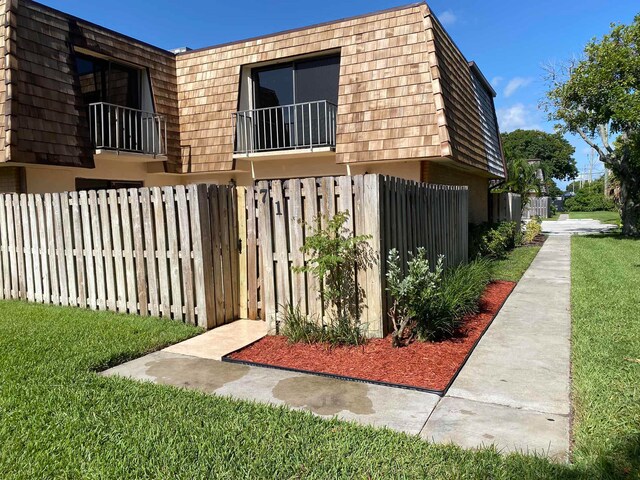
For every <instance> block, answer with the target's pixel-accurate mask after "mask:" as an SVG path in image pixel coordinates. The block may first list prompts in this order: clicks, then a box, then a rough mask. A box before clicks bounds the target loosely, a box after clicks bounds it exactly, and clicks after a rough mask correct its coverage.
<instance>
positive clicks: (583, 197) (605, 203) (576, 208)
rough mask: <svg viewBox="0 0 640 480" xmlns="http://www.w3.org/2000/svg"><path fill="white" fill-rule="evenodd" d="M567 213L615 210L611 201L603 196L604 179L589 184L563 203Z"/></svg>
mask: <svg viewBox="0 0 640 480" xmlns="http://www.w3.org/2000/svg"><path fill="white" fill-rule="evenodd" d="M564 206H565V209H566V210H567V211H568V212H598V211H614V210H616V206H615V203H614V201H613V199H611V198H608V197H606V196H605V192H604V178H601V179H598V180H595V181H593V182H589V183H587V184H586V185H584V186H583V187H582V188H580V189H579V190H578V191H577V193H576V194H575V196H573V197H570V198H568V199H567V200H565V202H564Z"/></svg>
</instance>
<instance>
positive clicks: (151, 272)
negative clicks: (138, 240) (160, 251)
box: [140, 188, 160, 317]
mask: <svg viewBox="0 0 640 480" xmlns="http://www.w3.org/2000/svg"><path fill="white" fill-rule="evenodd" d="M140 203H141V207H142V218H143V221H142V227H143V231H144V248H145V259H146V266H147V284H148V291H149V313H150V314H151V315H153V316H154V317H157V316H158V315H159V314H160V300H159V298H158V263H157V261H156V245H155V229H154V222H153V220H154V215H153V210H152V208H151V194H150V191H149V189H148V188H141V189H140Z"/></svg>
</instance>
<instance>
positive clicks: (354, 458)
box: [0, 238, 640, 479]
mask: <svg viewBox="0 0 640 480" xmlns="http://www.w3.org/2000/svg"><path fill="white" fill-rule="evenodd" d="M576 242H580V243H576V245H578V248H577V249H576V250H577V252H576V253H575V255H574V257H575V265H576V268H577V271H578V272H579V274H580V277H581V278H582V277H585V278H583V279H582V280H579V279H577V280H576V288H575V292H574V293H575V295H574V296H575V298H574V302H575V304H576V314H577V315H581V317H580V318H577V319H576V327H575V332H574V335H575V339H574V341H575V342H576V347H577V350H576V355H575V359H574V362H575V365H574V371H575V374H576V394H577V395H578V396H579V397H578V400H579V408H578V425H577V427H576V460H577V464H576V465H574V466H567V465H557V464H553V463H550V462H548V461H547V460H545V459H542V458H536V457H532V456H525V455H520V454H512V455H508V456H502V455H500V454H499V453H498V452H496V451H495V450H493V449H485V450H481V451H464V450H462V449H459V448H457V447H454V446H449V445H432V444H429V443H427V442H424V441H422V440H420V439H419V438H416V437H411V436H408V435H403V434H399V433H395V432H391V431H389V430H379V429H378V430H377V429H373V428H369V427H363V426H358V425H355V424H350V423H345V422H340V421H338V420H331V421H325V420H322V419H320V418H317V417H314V416H313V415H312V414H310V413H306V412H298V411H290V410H288V409H286V408H283V407H272V406H267V405H259V404H255V403H249V402H243V401H234V400H231V399H227V398H220V397H215V396H210V395H206V394H203V393H199V392H195V391H186V390H179V389H177V388H173V387H169V386H161V385H154V384H151V383H138V382H135V381H130V380H126V379H122V378H114V377H109V378H104V377H101V376H99V375H97V374H96V373H95V371H96V370H102V369H104V368H106V367H108V366H110V365H114V364H117V363H120V362H122V361H125V360H126V359H129V358H133V357H137V356H140V355H143V354H145V353H147V352H150V351H152V350H155V349H158V348H160V347H162V346H163V345H166V344H168V343H172V342H176V341H179V340H182V339H184V338H187V337H189V336H191V335H194V334H196V333H197V332H198V330H196V329H195V328H191V327H187V326H185V325H182V324H180V323H178V322H172V321H163V320H158V319H153V318H140V317H133V316H123V315H116V314H111V313H98V312H91V311H87V310H80V309H73V308H63V307H51V306H43V305H35V304H27V303H21V302H11V301H3V302H0V445H1V446H2V447H1V448H0V478H2V479H10V478H25V479H26V478H38V479H40V478H83V479H84V478H117V479H121V478H188V479H193V478H229V479H237V478H436V479H439V478H441V479H451V478H455V479H462V478H464V479H467V478H479V479H486V478H491V479H533V478H539V479H547V478H566V479H577V478H585V479H592V478H602V477H603V476H604V474H606V473H607V472H609V471H613V470H615V471H618V470H619V469H618V467H620V466H621V467H624V466H630V465H632V463H631V460H630V459H631V458H632V455H633V454H635V453H637V449H636V450H634V449H632V447H633V446H634V445H635V447H634V448H636V447H637V443H635V444H634V443H633V442H634V441H637V435H638V430H637V425H638V415H637V405H638V403H640V402H639V400H640V399H639V398H638V393H637V392H638V385H640V383H639V380H640V378H639V377H638V375H639V374H638V371H639V370H640V365H638V364H632V363H631V362H627V361H626V360H624V359H623V358H622V357H626V356H630V357H634V356H635V357H637V356H638V355H639V349H638V337H637V332H638V323H637V322H638V317H639V316H640V315H638V310H637V308H638V307H637V304H638V298H637V295H638V293H637V292H638V288H637V285H638V283H639V282H638V281H639V280H640V279H638V275H639V273H638V272H640V267H637V266H635V267H634V266H633V265H632V263H633V262H629V261H628V259H629V258H631V257H629V255H623V256H622V257H620V255H621V253H622V252H624V248H630V247H632V248H635V250H634V252H635V253H636V257H635V258H640V257H638V255H637V254H639V253H640V252H639V251H638V247H639V246H640V243H635V244H631V245H630V247H629V246H627V242H622V241H617V240H613V239H612V240H605V241H604V242H603V240H591V239H587V238H585V239H582V238H580V239H576ZM597 242H603V243H602V244H600V243H597ZM605 247H606V248H605ZM530 253H532V251H531V252H530ZM515 255H520V254H519V253H518V254H515ZM592 258H595V261H593V262H592V261H591V260H592ZM625 259H626V260H625ZM636 263H637V262H636ZM607 267H612V268H613V267H615V269H616V270H615V271H613V273H612V270H610V269H609V268H607ZM633 268H635V270H634V269H633ZM609 274H611V275H613V278H611V279H608V275H609ZM627 275H628V276H629V277H628V278H629V282H628V283H626V284H623V285H626V286H627V287H628V288H632V289H633V290H634V292H635V293H630V294H628V295H626V297H625V300H622V299H621V298H619V297H622V295H620V296H618V295H615V296H614V295H608V294H607V291H606V290H605V288H604V287H607V288H608V287H609V286H610V285H609V282H614V281H616V280H618V279H619V278H627V277H626V276H627ZM587 279H588V280H589V281H587ZM634 285H635V286H634ZM613 290H616V291H617V290H619V288H616V289H613V288H612V290H611V291H613ZM633 295H636V297H635V304H632V305H629V303H628V302H629V300H632V299H633ZM599 296H600V298H601V302H602V303H601V304H599V303H597V302H598V300H597V298H598V297H599ZM612 307H614V308H616V309H621V310H619V311H620V312H624V313H625V315H616V314H613V313H611V314H607V313H606V312H605V311H603V310H605V309H606V308H612ZM607 311H610V310H607ZM594 312H595V313H594ZM589 315H590V316H589ZM592 322H600V323H604V325H601V326H600V327H598V328H596V326H594V325H592ZM634 322H635V324H634ZM633 328H635V333H634V334H633V335H635V337H632V334H631V333H630V329H633ZM634 338H635V339H634ZM634 388H635V390H634ZM634 422H635V426H634ZM611 465H614V466H616V465H617V466H618V467H614V466H611ZM619 478H629V477H619Z"/></svg>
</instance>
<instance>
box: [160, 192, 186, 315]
mask: <svg viewBox="0 0 640 480" xmlns="http://www.w3.org/2000/svg"><path fill="white" fill-rule="evenodd" d="M162 192H163V194H164V205H165V215H166V219H167V224H166V225H167V250H168V253H169V276H170V282H169V285H170V286H171V312H172V313H173V318H175V319H177V320H182V316H183V312H182V288H181V286H180V261H179V250H178V232H177V227H178V217H177V216H176V205H175V198H174V194H173V187H162Z"/></svg>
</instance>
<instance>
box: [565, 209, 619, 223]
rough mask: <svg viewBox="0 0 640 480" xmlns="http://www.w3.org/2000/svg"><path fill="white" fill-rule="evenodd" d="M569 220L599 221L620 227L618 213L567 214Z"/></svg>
mask: <svg viewBox="0 0 640 480" xmlns="http://www.w3.org/2000/svg"><path fill="white" fill-rule="evenodd" d="M569 218H572V219H576V220H578V219H583V218H591V219H593V220H600V221H601V222H602V223H610V224H612V225H620V214H619V213H618V212H569Z"/></svg>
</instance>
